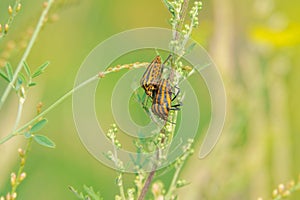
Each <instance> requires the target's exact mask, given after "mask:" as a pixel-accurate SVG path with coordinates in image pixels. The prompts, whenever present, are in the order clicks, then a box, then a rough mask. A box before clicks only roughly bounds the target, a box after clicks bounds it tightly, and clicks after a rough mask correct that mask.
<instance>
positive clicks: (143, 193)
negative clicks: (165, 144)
mask: <svg viewBox="0 0 300 200" xmlns="http://www.w3.org/2000/svg"><path fill="white" fill-rule="evenodd" d="M158 160H159V149H157V151H156V160H154V163H153V167H152V170H151V172H150V173H149V175H148V177H147V179H146V181H145V184H144V187H143V189H142V191H141V193H140V196H139V198H138V200H143V199H144V198H145V196H146V194H147V191H148V190H149V187H150V184H151V182H152V180H153V178H154V175H155V172H156V170H157V162H158Z"/></svg>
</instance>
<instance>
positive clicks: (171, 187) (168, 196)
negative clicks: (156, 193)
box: [165, 154, 188, 200]
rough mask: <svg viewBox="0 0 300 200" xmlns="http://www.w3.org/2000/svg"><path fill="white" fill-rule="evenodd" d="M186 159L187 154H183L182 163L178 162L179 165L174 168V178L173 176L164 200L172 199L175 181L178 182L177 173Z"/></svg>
mask: <svg viewBox="0 0 300 200" xmlns="http://www.w3.org/2000/svg"><path fill="white" fill-rule="evenodd" d="M187 157H188V154H184V156H183V157H182V158H181V159H182V161H181V162H180V165H179V166H177V168H176V171H175V173H174V176H173V179H172V182H171V185H170V188H169V190H168V192H167V194H166V196H165V200H170V199H171V197H172V194H174V191H175V190H176V188H177V187H176V183H177V180H178V177H179V173H180V171H181V169H182V167H183V165H184V163H185V160H186V159H187Z"/></svg>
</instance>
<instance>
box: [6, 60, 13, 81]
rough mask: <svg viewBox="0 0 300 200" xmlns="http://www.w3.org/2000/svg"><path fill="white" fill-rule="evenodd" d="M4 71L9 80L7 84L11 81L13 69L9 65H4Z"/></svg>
mask: <svg viewBox="0 0 300 200" xmlns="http://www.w3.org/2000/svg"><path fill="white" fill-rule="evenodd" d="M5 69H6V74H7V77H8V79H9V82H11V81H12V79H13V69H12V67H11V65H10V64H9V63H6V65H5Z"/></svg>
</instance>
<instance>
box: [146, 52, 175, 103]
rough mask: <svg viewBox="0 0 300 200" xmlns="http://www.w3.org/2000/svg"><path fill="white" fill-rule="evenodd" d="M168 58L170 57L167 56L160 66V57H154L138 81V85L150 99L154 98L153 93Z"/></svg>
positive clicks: (156, 88)
mask: <svg viewBox="0 0 300 200" xmlns="http://www.w3.org/2000/svg"><path fill="white" fill-rule="evenodd" d="M170 57H171V55H169V56H168V58H167V59H166V60H165V62H164V63H163V64H162V63H161V57H160V56H156V57H155V58H154V60H153V61H152V62H151V63H150V64H149V65H148V67H147V69H146V71H145V72H144V74H143V76H142V78H141V80H140V84H141V86H142V87H143V88H144V90H145V93H146V94H147V95H148V96H150V97H151V98H152V99H153V98H154V97H155V91H157V90H158V84H159V81H160V79H161V75H162V72H163V67H164V64H165V63H166V62H167V61H168V59H169V58H170Z"/></svg>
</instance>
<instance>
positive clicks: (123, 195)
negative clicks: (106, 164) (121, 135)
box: [112, 137, 126, 200]
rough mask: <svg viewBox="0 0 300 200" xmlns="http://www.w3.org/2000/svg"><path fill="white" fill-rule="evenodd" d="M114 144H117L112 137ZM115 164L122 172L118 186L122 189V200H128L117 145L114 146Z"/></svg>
mask: <svg viewBox="0 0 300 200" xmlns="http://www.w3.org/2000/svg"><path fill="white" fill-rule="evenodd" d="M112 143H113V144H115V138H114V137H112ZM114 162H115V166H116V167H117V168H118V169H119V170H120V173H119V177H118V186H119V189H120V195H121V198H122V200H126V197H125V192H124V186H123V172H122V169H120V168H121V167H120V165H119V162H120V160H119V158H118V150H117V147H116V146H115V145H114Z"/></svg>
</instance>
